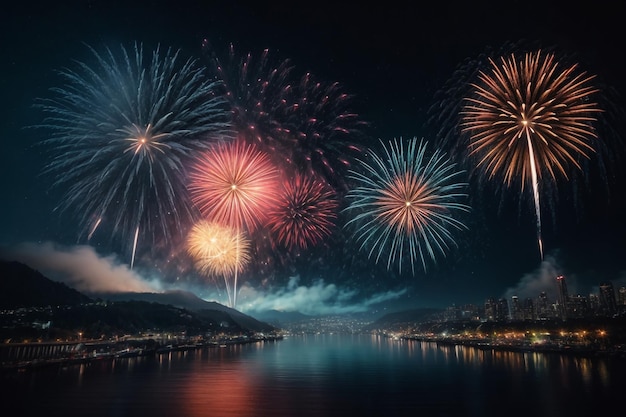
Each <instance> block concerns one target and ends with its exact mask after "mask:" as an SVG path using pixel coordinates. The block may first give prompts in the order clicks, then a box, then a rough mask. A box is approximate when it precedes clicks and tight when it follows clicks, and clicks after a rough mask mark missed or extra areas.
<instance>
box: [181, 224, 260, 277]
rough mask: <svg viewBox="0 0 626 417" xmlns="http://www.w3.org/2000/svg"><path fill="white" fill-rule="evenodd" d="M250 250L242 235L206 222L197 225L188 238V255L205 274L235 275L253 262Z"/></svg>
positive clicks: (246, 240) (233, 230) (248, 243)
mask: <svg viewBox="0 0 626 417" xmlns="http://www.w3.org/2000/svg"><path fill="white" fill-rule="evenodd" d="M249 250H250V242H249V240H248V239H247V238H246V237H245V236H244V235H243V233H239V232H237V231H236V230H235V229H232V228H229V227H226V226H222V225H220V224H218V223H215V222H208V221H204V220H203V221H200V222H198V223H197V224H196V225H194V227H193V228H192V229H191V232H190V233H189V236H188V239H187V252H188V253H189V254H190V255H191V256H192V257H193V259H194V260H195V266H196V269H197V270H198V271H200V272H201V273H203V274H205V275H222V276H224V277H226V276H230V275H235V274H236V273H237V272H238V271H242V270H243V268H244V267H245V266H246V265H247V264H248V263H249V262H250V253H249ZM224 279H225V281H226V278H224Z"/></svg>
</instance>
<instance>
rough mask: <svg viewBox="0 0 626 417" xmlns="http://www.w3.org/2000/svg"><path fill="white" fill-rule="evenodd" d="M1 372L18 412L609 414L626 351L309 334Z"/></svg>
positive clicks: (625, 384)
mask: <svg viewBox="0 0 626 417" xmlns="http://www.w3.org/2000/svg"><path fill="white" fill-rule="evenodd" d="M0 380H1V381H2V385H1V388H2V390H1V392H2V403H1V404H2V407H3V410H9V411H11V415H16V416H35V415H38V416H64V417H71V416H120V417H121V416H151V417H159V416H168V417H172V416H186V417H201V416H202V417H204V416H212V417H219V416H233V417H247V416H274V417H281V416H282V417H305V416H420V415H422V416H490V415H493V416H516V415H525V416H550V417H558V416H568V417H572V416H601V415H603V414H602V413H603V412H605V411H606V413H605V414H604V415H607V416H608V415H612V414H609V412H608V410H611V409H615V407H620V408H621V407H622V404H623V400H624V394H625V393H626V391H624V389H625V388H626V360H624V359H615V358H613V359H612V358H598V357H594V358H580V357H573V356H567V355H557V354H539V353H510V352H492V351H483V350H479V349H475V348H470V347H463V346H457V347H454V346H445V347H442V346H437V345H436V344H434V343H425V342H417V341H397V340H395V341H394V340H391V339H387V338H382V337H377V336H370V335H307V336H290V337H287V338H285V339H284V340H282V341H277V342H264V343H257V344H248V345H237V346H228V347H225V348H205V349H198V350H195V351H188V352H173V353H169V354H165V355H156V356H154V357H138V358H126V359H117V360H105V361H99V362H94V363H91V364H86V365H74V366H69V367H59V368H48V369H40V370H36V371H25V372H12V373H4V374H2V375H0ZM618 409H619V408H618ZM2 414H3V415H7V414H5V412H4V411H3V412H2ZM613 415H616V414H613Z"/></svg>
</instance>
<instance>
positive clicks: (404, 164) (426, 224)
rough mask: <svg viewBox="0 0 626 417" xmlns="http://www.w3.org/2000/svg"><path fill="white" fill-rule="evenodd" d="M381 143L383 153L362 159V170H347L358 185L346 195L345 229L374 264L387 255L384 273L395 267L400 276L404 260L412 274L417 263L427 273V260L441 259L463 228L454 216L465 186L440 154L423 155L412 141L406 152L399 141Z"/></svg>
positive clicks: (424, 146) (460, 208) (420, 146)
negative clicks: (417, 262) (458, 231)
mask: <svg viewBox="0 0 626 417" xmlns="http://www.w3.org/2000/svg"><path fill="white" fill-rule="evenodd" d="M381 144H382V147H383V154H382V155H379V154H376V153H375V152H372V153H371V160H372V162H367V161H364V160H362V161H361V166H362V168H363V172H357V171H355V170H351V171H350V172H351V174H350V177H351V178H352V179H353V180H354V181H356V183H357V184H358V185H357V186H356V188H354V189H352V190H350V191H348V194H347V198H348V200H349V201H350V203H349V205H348V207H347V208H346V209H345V211H347V212H349V213H351V214H352V215H353V217H352V218H351V219H350V220H349V221H348V222H347V223H346V227H354V233H353V237H354V238H355V239H356V241H357V242H360V249H361V250H363V249H367V250H368V256H369V257H370V258H371V257H372V256H375V262H376V263H378V262H379V261H380V260H381V258H383V256H386V257H387V269H390V267H391V265H392V264H396V263H397V265H398V270H399V272H400V273H401V272H402V263H403V261H404V260H405V259H408V260H409V261H410V263H411V270H412V272H413V274H415V262H416V261H417V260H418V259H419V260H421V264H422V266H423V269H424V271H426V269H427V267H426V259H427V258H430V259H431V260H432V261H436V257H437V255H440V254H443V255H445V254H446V252H447V250H448V249H449V248H450V245H455V244H456V243H455V240H454V236H453V231H455V230H463V229H466V226H465V225H464V223H463V222H462V221H461V220H459V219H457V218H455V217H454V216H455V215H456V214H460V213H462V212H468V211H469V207H468V206H467V205H465V204H463V203H462V202H460V200H461V199H464V198H465V197H466V196H467V195H466V194H465V193H464V192H463V190H464V189H465V187H466V186H467V184H466V183H463V182H459V181H458V177H459V176H460V175H461V174H462V171H456V170H455V166H456V165H455V164H453V163H451V162H450V161H449V159H448V158H447V157H446V155H445V154H444V153H442V152H440V151H439V150H435V151H434V152H433V153H432V155H431V156H430V157H429V156H428V155H427V154H426V150H427V142H425V141H419V143H418V140H417V138H413V139H412V140H410V141H409V143H408V145H407V146H406V148H405V146H404V145H403V143H402V140H401V139H400V140H396V139H394V140H393V141H390V142H389V143H388V146H386V145H385V143H384V142H382V141H381Z"/></svg>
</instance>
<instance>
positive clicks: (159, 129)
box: [38, 44, 228, 267]
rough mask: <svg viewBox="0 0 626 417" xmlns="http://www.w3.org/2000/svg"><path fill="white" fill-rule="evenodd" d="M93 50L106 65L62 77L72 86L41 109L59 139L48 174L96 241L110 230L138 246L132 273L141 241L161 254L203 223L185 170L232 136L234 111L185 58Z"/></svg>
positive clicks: (138, 50)
mask: <svg viewBox="0 0 626 417" xmlns="http://www.w3.org/2000/svg"><path fill="white" fill-rule="evenodd" d="M89 49H90V51H91V52H92V53H93V56H94V58H95V63H96V64H95V65H94V66H93V67H92V66H89V65H87V64H86V63H79V64H78V68H77V69H76V70H70V69H66V70H63V71H60V76H61V77H62V79H63V80H64V81H65V85H64V86H63V87H58V88H53V89H51V92H52V94H53V97H52V98H48V99H42V100H41V101H40V102H39V103H38V107H40V108H41V109H42V110H43V112H44V113H45V114H46V115H47V117H46V118H45V119H44V123H43V124H42V125H41V126H39V127H43V128H46V129H48V130H50V131H51V132H52V135H51V137H50V138H49V139H47V140H45V141H44V144H46V145H49V146H50V147H51V149H52V152H53V156H52V160H51V162H50V163H49V164H48V165H47V166H46V168H45V170H44V173H45V174H46V175H53V176H54V177H55V178H56V180H55V182H54V186H60V187H64V188H65V196H64V198H63V200H62V203H61V204H60V205H59V207H58V208H59V209H61V210H67V209H69V208H72V209H74V210H75V212H76V213H77V214H78V217H77V220H78V221H79V223H80V224H82V225H83V228H84V235H86V236H87V238H88V239H90V238H91V236H92V235H93V233H94V232H95V230H96V229H97V228H98V227H100V226H101V225H102V224H107V225H108V227H109V228H110V230H111V231H112V237H116V238H119V239H120V240H121V243H122V245H123V246H124V247H125V248H131V247H132V255H131V267H132V265H133V263H134V259H135V253H136V250H137V243H138V241H139V240H143V239H149V240H151V245H149V246H151V247H153V248H154V247H157V246H158V245H157V243H161V244H165V243H167V242H168V241H169V240H170V239H172V238H174V237H181V238H182V235H181V230H182V229H183V228H184V227H183V226H184V225H185V224H187V223H188V222H191V221H193V219H194V213H195V212H194V210H193V208H192V205H191V203H190V202H189V198H188V196H187V194H186V187H185V177H184V175H183V166H184V164H185V161H187V160H188V158H189V157H190V156H191V153H192V151H193V150H195V149H201V148H204V147H206V146H207V144H208V141H209V140H210V138H211V137H213V135H216V134H222V133H224V132H225V131H226V129H227V128H228V124H227V120H228V113H227V110H226V109H227V107H226V106H225V102H224V100H223V99H222V98H220V97H219V96H218V95H216V88H217V85H218V84H217V83H216V82H214V81H213V80H210V79H208V78H207V77H206V75H205V73H204V72H203V70H202V67H200V66H198V65H197V62H196V61H195V60H193V59H187V60H183V59H182V58H181V57H180V51H173V50H169V49H168V50H167V51H165V52H164V51H162V50H161V49H160V48H156V49H155V50H154V51H153V52H152V54H151V56H150V55H149V54H148V53H144V49H143V46H142V45H140V44H135V45H134V48H132V49H130V48H128V49H127V48H125V47H122V48H121V51H120V54H118V55H116V54H115V53H114V52H113V51H112V50H110V49H105V50H104V52H103V53H99V52H97V51H96V50H95V49H93V48H89ZM129 242H130V243H129Z"/></svg>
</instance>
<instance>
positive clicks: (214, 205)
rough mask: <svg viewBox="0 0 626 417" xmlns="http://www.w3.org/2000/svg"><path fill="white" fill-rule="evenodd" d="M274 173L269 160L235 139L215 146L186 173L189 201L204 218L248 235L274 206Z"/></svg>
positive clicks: (264, 155) (276, 176)
mask: <svg viewBox="0 0 626 417" xmlns="http://www.w3.org/2000/svg"><path fill="white" fill-rule="evenodd" d="M277 184H278V171H277V170H276V168H275V167H274V165H273V164H272V163H271V162H270V160H269V157H268V156H267V155H266V154H265V153H263V152H260V151H258V150H257V149H256V148H255V147H254V146H252V145H248V144H245V143H244V142H243V141H241V140H238V141H234V142H228V143H219V144H216V145H215V146H214V147H213V148H212V149H210V150H208V151H206V152H204V153H203V154H202V155H200V156H199V157H198V160H197V161H196V163H195V164H194V165H193V166H192V168H191V172H190V174H189V186H188V187H189V192H190V195H191V199H192V200H193V202H194V203H195V204H196V206H197V207H198V209H199V210H200V212H201V213H202V214H203V216H204V217H205V218H207V219H210V220H212V221H215V222H218V223H221V224H224V225H227V226H231V227H234V228H237V229H240V228H242V227H245V228H246V229H248V231H250V232H252V231H254V230H255V229H256V228H257V227H259V226H260V225H261V224H263V223H264V221H265V219H266V216H267V213H268V210H269V209H271V208H272V207H273V205H274V204H275V203H276V193H277V191H276V190H277Z"/></svg>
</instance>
